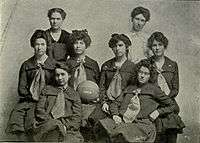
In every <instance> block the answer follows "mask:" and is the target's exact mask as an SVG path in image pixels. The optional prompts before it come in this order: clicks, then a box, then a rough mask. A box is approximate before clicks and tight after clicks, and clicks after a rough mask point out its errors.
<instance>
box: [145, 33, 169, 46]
mask: <svg viewBox="0 0 200 143" xmlns="http://www.w3.org/2000/svg"><path fill="white" fill-rule="evenodd" d="M154 40H156V41H158V42H160V43H162V44H163V45H164V47H165V48H167V46H168V39H167V37H165V36H164V34H163V33H162V32H159V31H156V32H154V33H153V34H151V36H150V37H149V39H148V41H147V46H148V47H149V48H150V49H152V46H153V41H154Z"/></svg>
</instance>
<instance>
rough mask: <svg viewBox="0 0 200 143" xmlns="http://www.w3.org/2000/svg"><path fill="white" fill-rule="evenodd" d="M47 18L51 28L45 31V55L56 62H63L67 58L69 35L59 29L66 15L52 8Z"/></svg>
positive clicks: (68, 54) (68, 53)
mask: <svg viewBox="0 0 200 143" xmlns="http://www.w3.org/2000/svg"><path fill="white" fill-rule="evenodd" d="M47 15H48V18H49V23H50V26H51V28H50V29H48V30H46V31H45V32H46V34H47V45H48V49H47V54H48V55H49V56H50V57H52V58H53V59H55V60H56V61H59V62H63V61H65V60H66V59H67V58H69V56H70V53H71V50H70V41H69V35H70V33H69V32H67V31H65V30H63V29H61V26H62V24H63V22H64V20H65V18H66V13H65V11H64V10H63V9H61V8H52V9H50V10H49V11H48V14H47Z"/></svg>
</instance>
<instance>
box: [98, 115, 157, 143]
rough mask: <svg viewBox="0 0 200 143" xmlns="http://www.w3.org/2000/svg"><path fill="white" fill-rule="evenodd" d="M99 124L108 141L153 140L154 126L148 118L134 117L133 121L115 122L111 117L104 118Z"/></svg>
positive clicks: (131, 141)
mask: <svg viewBox="0 0 200 143" xmlns="http://www.w3.org/2000/svg"><path fill="white" fill-rule="evenodd" d="M99 124H100V125H101V127H102V128H103V130H104V131H105V132H106V134H107V136H108V137H109V140H110V142H115V143H116V142H129V143H133V142H154V140H155V137H156V128H155V125H154V123H152V122H151V121H150V120H149V119H139V120H138V119H136V120H135V121H134V122H133V123H124V122H123V123H120V124H116V123H115V122H114V121H113V120H112V119H110V118H105V119H103V120H100V121H99Z"/></svg>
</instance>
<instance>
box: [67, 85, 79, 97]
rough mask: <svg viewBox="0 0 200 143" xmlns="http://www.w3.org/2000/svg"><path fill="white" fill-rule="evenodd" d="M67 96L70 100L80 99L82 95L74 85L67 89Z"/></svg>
mask: <svg viewBox="0 0 200 143" xmlns="http://www.w3.org/2000/svg"><path fill="white" fill-rule="evenodd" d="M65 93H66V94H65V98H67V99H69V100H80V95H79V93H78V92H77V91H75V90H74V89H73V88H72V87H70V86H68V87H67V88H66V90H65Z"/></svg>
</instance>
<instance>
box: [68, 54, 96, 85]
mask: <svg viewBox="0 0 200 143" xmlns="http://www.w3.org/2000/svg"><path fill="white" fill-rule="evenodd" d="M84 60H85V62H84V63H83V66H84V68H85V71H86V78H87V80H90V81H93V82H95V83H97V84H99V77H100V70H99V66H98V63H97V62H96V61H95V60H93V59H91V58H90V57H88V56H85V59H84ZM66 64H67V65H68V66H69V67H70V69H72V71H73V72H75V70H76V68H77V67H78V66H79V65H80V63H78V62H77V60H76V59H75V58H73V57H71V58H70V59H69V60H67V61H66ZM70 85H73V79H72V80H71V83H70Z"/></svg>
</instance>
